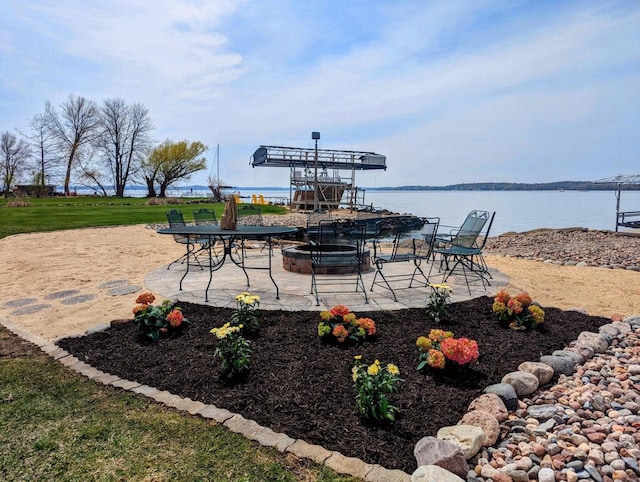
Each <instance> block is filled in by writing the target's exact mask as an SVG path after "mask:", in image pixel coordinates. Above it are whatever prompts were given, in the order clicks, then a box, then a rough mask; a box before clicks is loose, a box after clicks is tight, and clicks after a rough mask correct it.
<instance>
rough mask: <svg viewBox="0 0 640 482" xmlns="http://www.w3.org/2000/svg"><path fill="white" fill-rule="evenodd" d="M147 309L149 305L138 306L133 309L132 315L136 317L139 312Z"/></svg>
mask: <svg viewBox="0 0 640 482" xmlns="http://www.w3.org/2000/svg"><path fill="white" fill-rule="evenodd" d="M148 307H149V305H145V304H139V305H136V306H134V307H133V314H134V315H137V314H138V312H140V311H144V310H146V309H147V308H148Z"/></svg>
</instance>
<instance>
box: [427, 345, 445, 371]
mask: <svg viewBox="0 0 640 482" xmlns="http://www.w3.org/2000/svg"><path fill="white" fill-rule="evenodd" d="M444 362H445V360H444V355H443V354H442V352H441V351H439V350H436V349H435V348H432V349H431V350H429V353H428V354H427V363H428V364H429V366H431V367H433V368H444Z"/></svg>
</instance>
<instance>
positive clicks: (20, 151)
mask: <svg viewBox="0 0 640 482" xmlns="http://www.w3.org/2000/svg"><path fill="white" fill-rule="evenodd" d="M0 156H1V157H0V168H2V188H3V192H4V197H9V190H10V189H11V186H12V185H13V184H14V182H15V181H16V179H17V178H18V177H19V176H20V175H21V174H22V172H24V170H25V169H26V168H27V166H28V162H29V158H30V156H31V152H30V151H29V144H27V143H26V142H25V141H24V140H22V139H18V137H17V136H16V135H15V134H12V133H11V132H9V131H5V132H3V133H2V134H0Z"/></svg>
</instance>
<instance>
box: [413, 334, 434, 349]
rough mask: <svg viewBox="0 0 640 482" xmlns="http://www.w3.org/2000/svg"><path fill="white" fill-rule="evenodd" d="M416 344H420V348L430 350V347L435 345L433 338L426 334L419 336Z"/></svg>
mask: <svg viewBox="0 0 640 482" xmlns="http://www.w3.org/2000/svg"><path fill="white" fill-rule="evenodd" d="M416 345H418V348H420V349H422V350H424V351H429V349H431V348H432V347H433V344H432V343H431V340H429V338H427V337H426V336H419V337H418V339H417V340H416Z"/></svg>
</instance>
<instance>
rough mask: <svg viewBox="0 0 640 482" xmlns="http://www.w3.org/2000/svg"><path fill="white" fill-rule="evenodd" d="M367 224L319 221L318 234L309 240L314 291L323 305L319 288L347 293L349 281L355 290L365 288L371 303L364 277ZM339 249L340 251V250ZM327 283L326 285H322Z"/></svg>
mask: <svg viewBox="0 0 640 482" xmlns="http://www.w3.org/2000/svg"><path fill="white" fill-rule="evenodd" d="M365 241H366V237H365V225H364V224H356V223H355V222H353V221H338V222H320V223H319V225H318V237H317V240H316V241H312V242H310V250H311V293H312V294H313V295H314V296H315V298H316V306H319V305H320V292H321V291H322V292H323V293H345V289H344V288H343V287H344V286H345V285H350V286H351V287H352V289H353V291H354V292H358V291H362V294H363V295H364V301H365V303H369V299H368V297H367V292H366V288H365V286H364V282H363V280H362V264H363V260H364V246H365ZM337 253H339V254H337ZM324 287H326V289H321V288H324Z"/></svg>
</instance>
